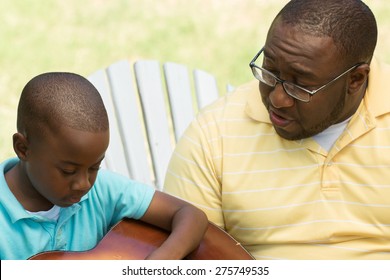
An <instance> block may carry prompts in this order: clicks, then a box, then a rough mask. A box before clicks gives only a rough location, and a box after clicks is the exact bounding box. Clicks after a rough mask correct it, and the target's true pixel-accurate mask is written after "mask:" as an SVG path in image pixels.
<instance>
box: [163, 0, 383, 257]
mask: <svg viewBox="0 0 390 280" xmlns="http://www.w3.org/2000/svg"><path fill="white" fill-rule="evenodd" d="M376 40H377V27H376V21H375V18H374V15H373V14H372V12H371V11H370V9H369V8H368V7H367V6H366V5H365V4H364V3H363V2H362V1H359V0H342V1H340V0H327V1H322V0H292V1H290V2H289V3H287V5H286V6H285V7H284V8H283V9H282V10H281V11H280V13H279V14H278V15H277V16H276V18H275V19H274V21H273V23H272V25H271V27H270V29H269V33H268V35H267V39H266V42H265V44H264V47H263V48H261V50H260V51H259V52H258V53H257V54H256V55H255V57H254V58H253V60H252V61H251V62H250V67H251V70H252V72H253V74H254V76H255V78H256V79H257V80H259V81H255V82H251V83H248V84H246V85H244V86H241V87H239V88H237V90H236V91H235V92H233V93H231V94H228V95H226V96H224V97H222V98H221V99H219V100H218V101H216V102H215V103H214V104H212V105H211V106H209V107H207V108H206V109H205V110H203V111H202V112H201V113H200V114H199V115H198V116H197V118H196V119H195V120H194V121H193V123H192V124H191V126H190V127H189V128H188V130H187V131H186V133H185V135H184V136H183V137H182V139H181V140H180V142H179V143H178V145H177V147H176V150H175V152H174V155H173V157H172V159H171V162H170V165H169V168H168V172H167V176H166V182H165V191H167V192H168V193H170V194H173V195H176V196H179V197H181V198H184V199H185V200H187V201H189V202H191V203H193V204H194V205H196V206H198V207H200V208H201V209H202V210H204V211H205V212H206V214H207V215H208V217H209V219H210V220H211V221H213V222H215V223H217V224H218V225H219V226H221V227H223V228H225V229H226V230H227V231H228V232H229V233H230V234H232V235H233V236H234V237H235V238H236V239H237V240H238V241H239V242H241V244H242V245H244V246H245V247H246V248H247V249H248V250H249V251H250V252H251V253H252V255H253V256H254V257H255V258H257V259H390V242H389V236H390V176H389V170H390V169H389V167H390V148H389V147H390V103H389V102H388V100H389V99H390V93H389V91H388V84H387V80H388V78H389V77H390V69H389V67H388V66H385V65H382V64H380V63H379V62H378V61H376V59H373V52H374V49H375V46H376ZM259 91H260V93H259ZM262 103H263V104H262ZM263 105H264V106H263Z"/></svg>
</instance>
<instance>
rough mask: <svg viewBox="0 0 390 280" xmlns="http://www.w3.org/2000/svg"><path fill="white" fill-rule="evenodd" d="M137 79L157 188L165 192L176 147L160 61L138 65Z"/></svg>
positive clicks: (135, 68) (135, 67) (137, 63)
mask: <svg viewBox="0 0 390 280" xmlns="http://www.w3.org/2000/svg"><path fill="white" fill-rule="evenodd" d="M134 72H135V78H136V81H137V85H138V91H139V93H140V99H141V103H142V109H143V113H144V119H145V122H146V131H147V135H148V137H149V146H150V151H151V156H152V160H153V163H154V171H155V174H154V175H155V179H156V182H155V184H156V186H157V187H158V188H159V189H161V188H162V185H163V183H164V178H165V172H166V170H167V167H168V162H169V159H170V157H171V154H172V151H173V146H172V143H171V136H170V135H171V132H170V130H169V127H170V125H169V122H168V119H167V117H168V114H167V110H166V106H167V105H166V102H165V99H166V97H165V95H164V91H163V85H162V81H161V78H162V74H161V71H160V63H159V62H158V61H148V60H145V61H137V62H136V63H135V64H134Z"/></svg>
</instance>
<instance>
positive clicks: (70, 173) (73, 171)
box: [61, 169, 76, 175]
mask: <svg viewBox="0 0 390 280" xmlns="http://www.w3.org/2000/svg"><path fill="white" fill-rule="evenodd" d="M61 172H62V173H63V174H65V175H74V174H75V173H76V171H75V170H70V169H61Z"/></svg>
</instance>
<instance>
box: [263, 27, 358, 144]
mask: <svg viewBox="0 0 390 280" xmlns="http://www.w3.org/2000/svg"><path fill="white" fill-rule="evenodd" d="M258 64H259V65H260V66H262V67H263V68H265V69H267V70H269V71H270V72H272V73H273V74H274V75H276V76H277V77H279V78H281V79H283V80H286V81H288V82H292V83H294V84H297V85H299V86H302V87H304V88H306V89H309V90H314V89H317V88H319V87H320V86H322V85H324V84H326V83H327V82H329V81H331V80H332V79H333V78H334V77H336V76H338V75H339V74H340V73H342V72H344V71H345V70H346V69H347V67H346V66H345V65H343V63H342V61H341V59H340V57H339V56H338V53H337V50H336V46H335V45H334V43H333V40H332V39H331V38H330V37H314V36H310V35H305V34H304V33H303V32H301V31H300V30H299V29H298V28H296V27H293V26H290V25H286V24H283V23H281V21H280V20H278V21H277V22H275V24H274V25H273V27H272V28H271V30H270V32H269V34H268V37H267V41H266V44H265V48H264V60H263V61H260V60H259V61H258ZM348 75H349V74H347V75H345V76H343V77H341V78H340V79H339V80H337V81H335V82H334V83H332V84H330V85H329V86H328V87H326V88H325V89H323V90H321V91H319V92H318V93H316V94H315V95H313V96H312V97H311V101H310V102H309V103H304V102H302V101H299V100H296V99H294V98H292V97H290V96H289V95H287V93H286V92H285V91H284V89H283V87H282V85H281V84H280V83H278V84H277V85H276V86H275V87H274V88H272V87H269V86H267V85H264V84H262V83H260V85H259V88H260V93H261V97H262V101H263V103H264V105H265V107H266V108H267V109H268V112H269V115H270V120H271V122H272V123H273V126H274V128H275V130H276V132H277V133H278V134H279V135H280V136H281V137H283V138H286V139H288V140H298V139H303V138H307V137H311V136H313V135H316V134H318V133H320V132H322V131H323V130H325V129H326V128H328V127H329V126H331V125H332V124H335V123H338V122H341V121H343V120H345V119H347V118H348V117H349V116H350V115H351V108H352V106H354V105H355V104H354V105H352V104H349V103H351V102H349V99H348V98H349V97H348V94H347V91H348V90H347V77H348Z"/></svg>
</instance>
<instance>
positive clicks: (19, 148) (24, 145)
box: [12, 132, 28, 160]
mask: <svg viewBox="0 0 390 280" xmlns="http://www.w3.org/2000/svg"><path fill="white" fill-rule="evenodd" d="M12 140H13V146H14V151H15V153H16V155H17V156H18V158H19V159H20V160H26V159H27V155H28V140H27V138H26V137H25V136H24V135H23V134H22V133H19V132H17V133H15V134H14V135H13V137H12Z"/></svg>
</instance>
